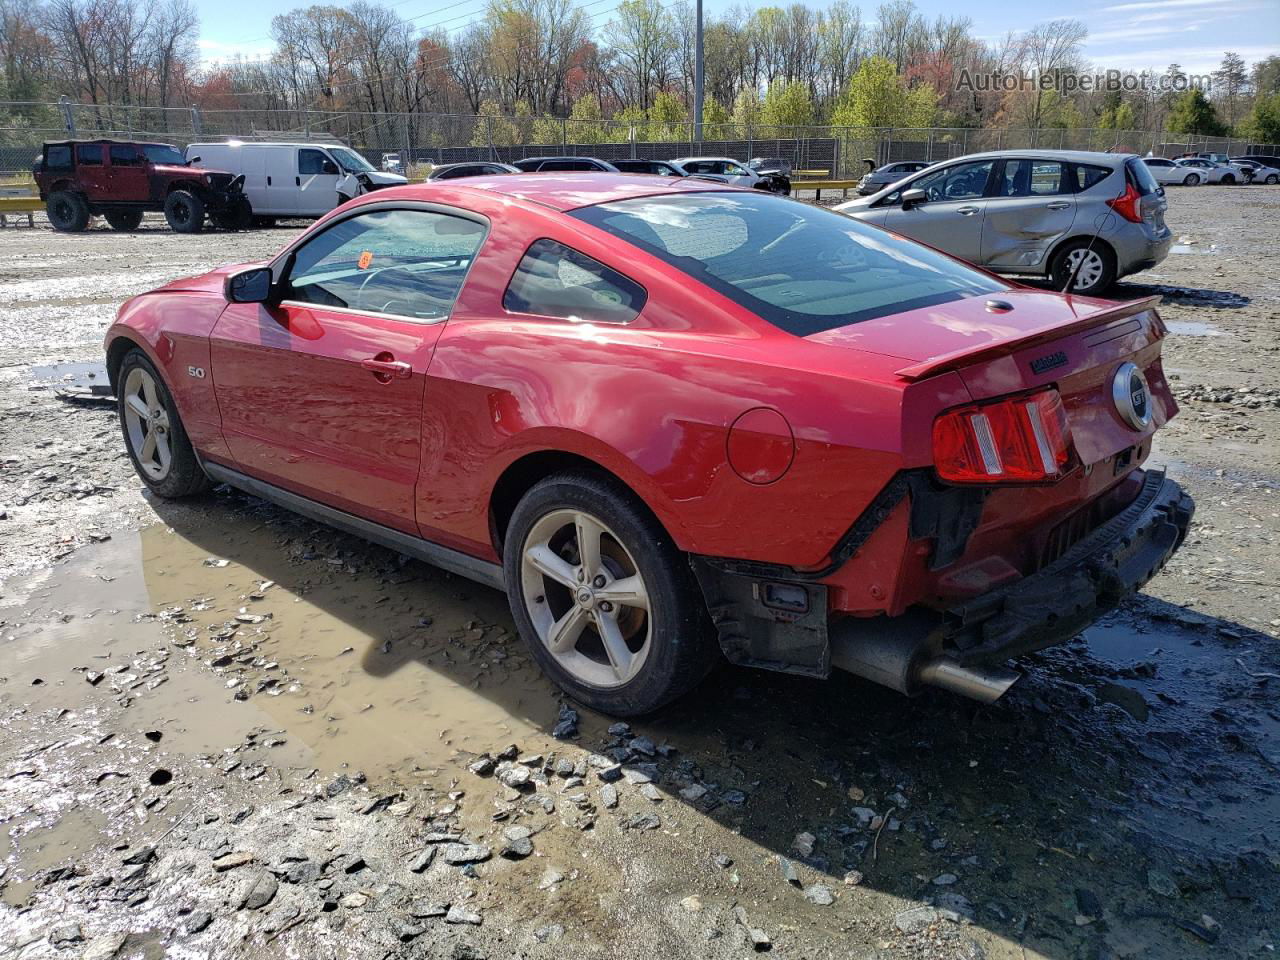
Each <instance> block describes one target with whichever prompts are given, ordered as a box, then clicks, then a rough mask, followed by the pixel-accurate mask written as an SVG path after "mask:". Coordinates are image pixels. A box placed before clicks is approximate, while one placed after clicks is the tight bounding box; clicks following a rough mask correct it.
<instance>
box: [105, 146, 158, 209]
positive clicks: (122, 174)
mask: <svg viewBox="0 0 1280 960" xmlns="http://www.w3.org/2000/svg"><path fill="white" fill-rule="evenodd" d="M107 158H108V159H109V160H110V161H111V164H110V176H111V194H112V196H113V197H114V198H115V199H116V200H127V201H132V202H138V203H141V202H144V201H146V200H149V199H150V196H151V184H150V182H149V178H148V176H147V158H146V157H145V156H144V155H143V153H142V151H141V150H140V149H139V148H138V147H136V146H135V145H134V144H132V143H113V144H111V146H110V147H109V148H108V150H107Z"/></svg>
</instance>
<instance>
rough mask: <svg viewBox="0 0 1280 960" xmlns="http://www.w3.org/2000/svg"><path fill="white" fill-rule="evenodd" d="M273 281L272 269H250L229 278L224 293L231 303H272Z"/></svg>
mask: <svg viewBox="0 0 1280 960" xmlns="http://www.w3.org/2000/svg"><path fill="white" fill-rule="evenodd" d="M272 281H273V278H272V276H271V268H270V267H250V268H249V269H248V270H241V271H240V272H239V273H233V274H232V275H231V276H229V277H227V283H226V288H225V290H224V291H223V292H224V294H225V296H226V298H227V301H228V302H230V303H270V302H271V295H272V293H273V292H274V291H273V282H272Z"/></svg>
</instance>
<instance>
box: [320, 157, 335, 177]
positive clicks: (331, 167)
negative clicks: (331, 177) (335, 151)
mask: <svg viewBox="0 0 1280 960" xmlns="http://www.w3.org/2000/svg"><path fill="white" fill-rule="evenodd" d="M320 169H321V170H322V171H324V172H325V173H333V174H336V173H337V172H338V165H337V164H336V163H334V162H333V161H332V160H326V161H325V162H324V164H323V165H322V166H321V167H320Z"/></svg>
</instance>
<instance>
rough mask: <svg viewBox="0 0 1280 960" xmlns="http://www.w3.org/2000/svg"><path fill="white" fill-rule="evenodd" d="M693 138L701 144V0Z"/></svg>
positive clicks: (695, 54)
mask: <svg viewBox="0 0 1280 960" xmlns="http://www.w3.org/2000/svg"><path fill="white" fill-rule="evenodd" d="M693 139H694V142H695V143H697V144H699V145H701V144H702V0H698V25H697V28H696V30H695V31H694V41H693Z"/></svg>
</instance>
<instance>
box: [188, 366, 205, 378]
mask: <svg viewBox="0 0 1280 960" xmlns="http://www.w3.org/2000/svg"><path fill="white" fill-rule="evenodd" d="M187 376H188V377H195V378H196V379H197V380H203V379H204V367H187Z"/></svg>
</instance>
